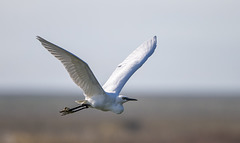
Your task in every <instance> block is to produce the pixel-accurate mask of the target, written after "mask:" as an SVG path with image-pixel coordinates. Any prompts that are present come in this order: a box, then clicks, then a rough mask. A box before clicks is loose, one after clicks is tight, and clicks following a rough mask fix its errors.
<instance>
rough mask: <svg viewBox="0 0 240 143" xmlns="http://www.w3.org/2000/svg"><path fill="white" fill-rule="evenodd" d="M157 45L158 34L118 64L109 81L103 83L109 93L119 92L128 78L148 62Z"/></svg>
mask: <svg viewBox="0 0 240 143" xmlns="http://www.w3.org/2000/svg"><path fill="white" fill-rule="evenodd" d="M156 47H157V37H156V36H154V37H153V38H152V39H150V40H149V41H146V42H144V43H143V44H141V45H140V46H139V47H138V48H137V49H135V50H134V51H133V52H132V53H131V54H130V55H129V56H128V57H127V58H126V59H125V60H124V61H123V62H122V63H120V64H119V65H118V66H117V68H116V69H115V71H114V72H113V73H112V75H111V76H110V77H109V79H108V80H107V82H106V83H105V84H104V85H103V89H104V90H105V91H106V92H109V93H115V94H119V93H120V91H121V90H122V88H123V86H124V85H125V83H126V82H127V81H128V79H129V78H130V77H131V76H132V75H133V74H134V72H136V71H137V70H138V69H139V68H140V67H141V66H142V65H143V64H144V63H145V62H146V60H147V59H148V58H149V57H150V56H151V55H152V54H153V52H154V50H155V49H156Z"/></svg>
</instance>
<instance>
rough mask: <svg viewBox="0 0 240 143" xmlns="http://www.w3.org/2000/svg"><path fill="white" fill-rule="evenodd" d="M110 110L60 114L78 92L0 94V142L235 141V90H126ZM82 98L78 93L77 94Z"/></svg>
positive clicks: (238, 138)
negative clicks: (117, 110)
mask: <svg viewBox="0 0 240 143" xmlns="http://www.w3.org/2000/svg"><path fill="white" fill-rule="evenodd" d="M128 96H129V97H134V98H137V99H138V102H131V103H130V102H129V103H126V104H124V105H125V111H124V112H123V113H122V114H120V115H116V114H114V113H111V112H102V111H99V110H95V109H86V110H82V111H80V112H76V113H74V114H70V115H66V116H61V115H60V113H59V110H61V109H62V108H64V107H65V106H68V107H74V106H76V105H77V104H76V103H75V102H74V101H75V100H80V99H79V97H80V96H79V95H74V94H73V95H65V96H56V95H54V94H51V95H47V94H44V95H41V96H40V93H38V94H32V95H30V94H28V95H21V94H14V95H1V96H0V142H1V143H66V142H67V143H76V142H79V143H81V142H85V143H101V142H104V143H113V142H114V143H122V142H131V143H145V142H149V143H150V142H151V143H239V142H240V104H239V103H240V96H239V95H228V94H226V95H221V96H217V95H211V96H206V95H204V96H201V95H187V96H184V95H181V96H177V95H161V96H159V95H158V94H154V95H137V94H136V95H135V94H131V95H128ZM81 98H83V96H81Z"/></svg>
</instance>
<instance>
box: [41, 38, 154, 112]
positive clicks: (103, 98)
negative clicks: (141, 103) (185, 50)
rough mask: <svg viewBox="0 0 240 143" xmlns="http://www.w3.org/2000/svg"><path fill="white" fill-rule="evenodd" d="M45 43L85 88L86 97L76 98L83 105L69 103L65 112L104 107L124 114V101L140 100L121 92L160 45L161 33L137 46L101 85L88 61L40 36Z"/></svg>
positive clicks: (79, 84)
mask: <svg viewBox="0 0 240 143" xmlns="http://www.w3.org/2000/svg"><path fill="white" fill-rule="evenodd" d="M37 39H38V40H39V41H40V42H41V44H42V45H43V46H44V47H45V48H46V49H47V50H48V51H49V52H50V53H51V54H52V55H54V56H55V57H56V58H57V59H59V60H60V61H61V62H62V64H63V65H64V67H65V68H66V70H67V71H68V73H69V75H70V76H71V78H72V80H73V81H74V82H75V83H76V84H77V85H78V86H79V87H80V88H81V89H82V90H83V92H84V93H83V94H84V96H85V100H82V101H76V102H77V103H78V104H80V106H77V107H74V108H68V107H65V108H64V109H63V110H61V111H60V113H62V115H66V114H70V113H74V112H77V111H80V110H82V109H86V108H88V107H91V108H96V109H99V110H102V111H112V112H114V113H116V114H121V113H122V112H123V110H124V107H123V103H125V102H127V101H137V99H133V98H129V97H126V96H124V95H119V93H120V91H121V90H122V88H123V86H124V85H125V84H126V82H127V81H128V79H129V78H130V77H131V76H132V75H133V73H134V72H135V71H137V70H138V69H139V68H140V67H141V66H142V65H143V64H144V63H145V62H146V60H147V59H148V58H149V57H150V56H151V55H152V54H153V52H154V50H155V49H156V47H157V37H156V36H154V37H153V38H151V39H150V40H148V41H145V42H144V43H143V44H141V45H140V46H139V47H138V48H137V49H135V50H134V51H133V52H132V53H131V54H130V55H129V56H128V57H127V58H126V59H125V60H124V61H123V62H122V63H120V64H119V65H118V66H117V68H116V69H115V71H114V72H113V73H112V75H111V76H110V77H109V79H108V80H107V82H106V83H105V84H104V85H103V86H101V85H100V84H99V82H98V81H97V79H96V77H95V76H94V74H93V72H92V71H91V69H90V68H89V66H88V64H87V63H86V62H84V61H83V60H82V59H80V58H78V57H77V56H75V55H74V54H72V53H70V52H68V51H67V50H64V49H63V48H61V47H59V46H57V45H55V44H53V43H51V42H48V41H47V40H45V39H43V38H41V37H39V36H37Z"/></svg>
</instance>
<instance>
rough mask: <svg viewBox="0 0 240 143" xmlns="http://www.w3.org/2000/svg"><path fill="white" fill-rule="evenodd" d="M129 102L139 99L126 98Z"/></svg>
mask: <svg viewBox="0 0 240 143" xmlns="http://www.w3.org/2000/svg"><path fill="white" fill-rule="evenodd" d="M125 99H126V100H127V101H137V99H134V98H128V97H126V98H125Z"/></svg>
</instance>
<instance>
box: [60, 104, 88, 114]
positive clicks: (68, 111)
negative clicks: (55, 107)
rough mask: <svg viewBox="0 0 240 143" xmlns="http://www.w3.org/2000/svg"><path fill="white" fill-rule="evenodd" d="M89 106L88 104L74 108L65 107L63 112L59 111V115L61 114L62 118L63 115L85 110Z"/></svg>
mask: <svg viewBox="0 0 240 143" xmlns="http://www.w3.org/2000/svg"><path fill="white" fill-rule="evenodd" d="M89 106H90V105H89V104H82V105H80V106H77V107H74V108H68V107H65V108H64V109H63V110H61V111H60V113H62V116H63V115H67V114H71V113H74V112H77V111H80V110H83V109H86V108H88V107H89Z"/></svg>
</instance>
